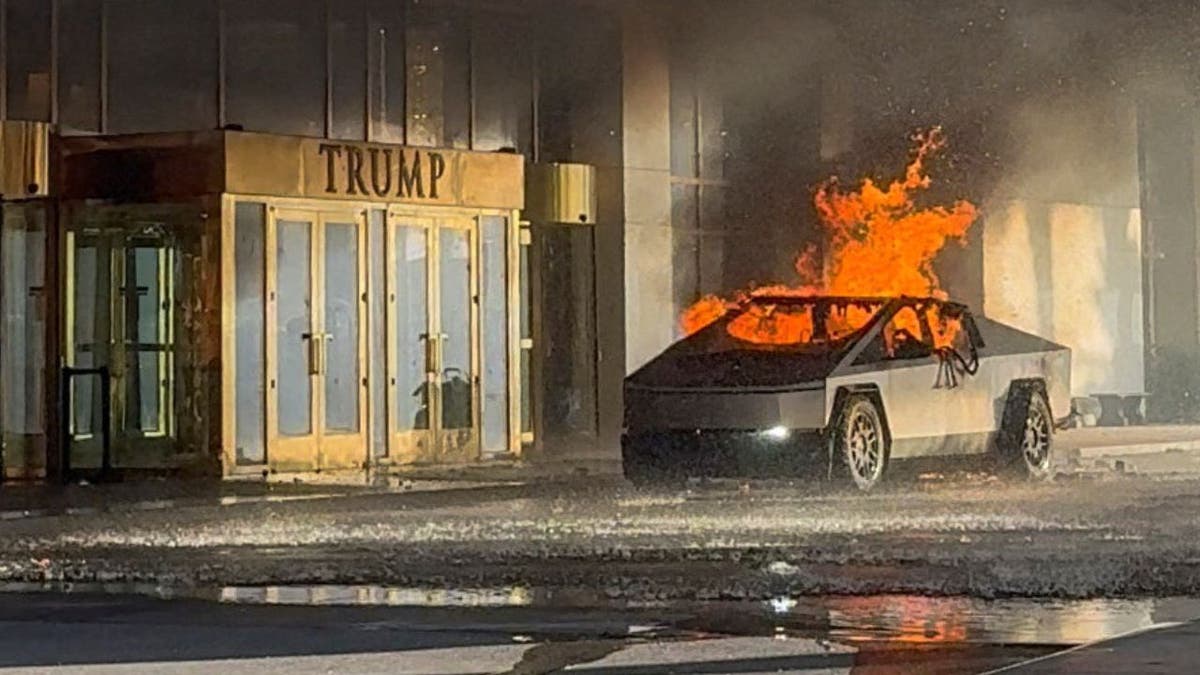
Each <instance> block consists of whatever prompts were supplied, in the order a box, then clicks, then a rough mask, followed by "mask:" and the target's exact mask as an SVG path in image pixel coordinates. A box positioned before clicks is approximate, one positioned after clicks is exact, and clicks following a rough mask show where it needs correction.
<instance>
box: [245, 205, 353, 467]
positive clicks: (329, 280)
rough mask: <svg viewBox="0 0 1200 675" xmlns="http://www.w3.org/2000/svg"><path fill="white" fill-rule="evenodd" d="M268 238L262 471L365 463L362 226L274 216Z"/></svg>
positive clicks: (310, 215) (335, 216)
mask: <svg viewBox="0 0 1200 675" xmlns="http://www.w3.org/2000/svg"><path fill="white" fill-rule="evenodd" d="M271 224H272V226H271V227H270V232H269V233H268V242H270V241H272V240H273V242H274V246H273V247H272V246H271V245H270V243H269V244H268V262H267V267H268V270H272V271H273V272H269V274H268V278H269V283H270V286H269V288H268V297H269V298H272V299H273V300H274V302H270V303H268V315H269V316H268V327H269V328H270V329H271V332H272V333H273V336H271V337H268V340H267V372H268V379H269V387H268V389H269V393H268V403H269V404H268V410H267V413H268V420H267V425H268V429H269V430H270V434H269V437H268V449H267V461H268V464H269V465H270V466H271V468H273V469H275V470H281V471H303V470H321V469H340V468H360V467H362V466H363V465H364V463H365V461H366V434H365V433H364V431H365V428H366V401H365V395H366V379H365V372H366V369H365V364H364V358H365V354H366V335H367V334H366V331H365V330H364V326H365V322H366V316H365V312H366V295H365V289H366V278H365V266H364V264H363V244H362V237H363V232H364V231H365V227H364V223H363V218H362V216H361V215H360V214H356V213H353V212H316V211H289V210H276V211H274V217H273V218H272V219H271Z"/></svg>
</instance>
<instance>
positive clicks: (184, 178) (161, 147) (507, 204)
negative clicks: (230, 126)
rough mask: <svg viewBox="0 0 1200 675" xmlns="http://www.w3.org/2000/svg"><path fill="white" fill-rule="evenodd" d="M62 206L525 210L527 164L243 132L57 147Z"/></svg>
mask: <svg viewBox="0 0 1200 675" xmlns="http://www.w3.org/2000/svg"><path fill="white" fill-rule="evenodd" d="M60 162H61V164H60V170H61V177H62V180H61V186H62V189H61V192H60V195H61V196H62V197H64V198H66V199H89V198H95V199H115V200H123V201H163V200H165V199H172V198H182V197H195V196H198V195H205V194H220V193H232V194H244V195H264V196H271V197H294V198H301V199H347V200H354V201H369V202H387V203H405V204H414V205H425V206H457V207H463V208H490V209H520V208H522V207H523V206H524V181H525V178H524V158H523V157H522V156H520V155H516V154H510V153H486V152H468V151H463V150H452V149H445V148H414V147H407V146H397V145H382V144H374V143H356V142H350V141H336V140H327V139H318V138H302V137H296V136H276V135H272V134H258V133H249V132H242V131H210V132H189V133H168V134H138V135H130V136H105V137H80V138H68V139H63V140H62V147H61V153H60Z"/></svg>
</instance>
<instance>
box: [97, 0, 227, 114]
mask: <svg viewBox="0 0 1200 675" xmlns="http://www.w3.org/2000/svg"><path fill="white" fill-rule="evenodd" d="M106 7H107V10H106V11H107V12H108V31H107V44H106V48H107V50H108V125H109V128H108V131H109V132H111V133H145V132H154V131H181V130H192V129H212V128H214V127H215V126H216V124H217V17H216V9H215V4H214V3H212V2H208V1H206V0H184V1H183V2H169V3H167V2H159V1H158V0H110V1H109V2H108V3H107V4H106Z"/></svg>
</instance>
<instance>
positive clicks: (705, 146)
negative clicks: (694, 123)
mask: <svg viewBox="0 0 1200 675" xmlns="http://www.w3.org/2000/svg"><path fill="white" fill-rule="evenodd" d="M698 107H699V113H700V117H699V120H698V122H699V124H700V176H701V177H702V178H706V179H709V180H720V179H721V178H724V177H725V110H724V108H723V107H722V106H721V103H720V99H718V98H717V96H715V95H714V93H713V92H712V90H711V89H710V88H708V87H705V88H703V89H702V90H701V92H700V99H699V106H698Z"/></svg>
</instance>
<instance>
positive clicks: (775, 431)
mask: <svg viewBox="0 0 1200 675" xmlns="http://www.w3.org/2000/svg"><path fill="white" fill-rule="evenodd" d="M762 435H763V436H766V437H767V438H769V439H771V440H773V441H786V440H787V437H788V436H791V435H792V431H791V430H790V429H788V428H787V427H785V426H775V427H771V428H770V429H767V430H766V431H764V432H762Z"/></svg>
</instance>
